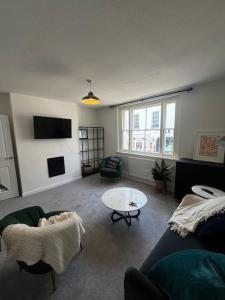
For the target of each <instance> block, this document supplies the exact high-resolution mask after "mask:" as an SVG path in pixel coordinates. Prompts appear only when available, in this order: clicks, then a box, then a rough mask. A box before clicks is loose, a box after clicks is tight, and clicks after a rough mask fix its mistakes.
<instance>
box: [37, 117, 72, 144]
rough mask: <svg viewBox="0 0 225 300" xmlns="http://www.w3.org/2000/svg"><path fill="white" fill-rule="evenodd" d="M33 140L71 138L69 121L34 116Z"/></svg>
mask: <svg viewBox="0 0 225 300" xmlns="http://www.w3.org/2000/svg"><path fill="white" fill-rule="evenodd" d="M33 120H34V138H35V139H63V138H71V137H72V133H71V119H61V118H49V117H39V116H34V117H33Z"/></svg>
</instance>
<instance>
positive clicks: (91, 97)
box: [80, 79, 101, 105]
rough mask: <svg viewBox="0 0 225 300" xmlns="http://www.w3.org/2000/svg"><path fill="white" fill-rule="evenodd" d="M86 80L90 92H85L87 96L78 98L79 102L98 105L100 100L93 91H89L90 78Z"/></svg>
mask: <svg viewBox="0 0 225 300" xmlns="http://www.w3.org/2000/svg"><path fill="white" fill-rule="evenodd" d="M87 82H88V83H89V84H90V92H89V93H88V94H87V96H85V97H83V98H82V99H81V100H80V103H82V104H85V105H98V104H100V103H101V100H100V99H99V98H98V97H96V96H95V95H94V93H93V92H92V91H91V80H90V79H87Z"/></svg>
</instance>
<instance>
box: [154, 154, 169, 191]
mask: <svg viewBox="0 0 225 300" xmlns="http://www.w3.org/2000/svg"><path fill="white" fill-rule="evenodd" d="M172 167H173V165H172V166H166V163H165V161H164V159H162V161H161V165H160V164H159V163H157V161H155V167H154V168H152V176H153V179H154V180H155V189H156V192H160V193H166V192H167V181H171V180H170V178H169V174H170V172H169V169H171V168H172Z"/></svg>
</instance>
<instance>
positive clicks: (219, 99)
mask: <svg viewBox="0 0 225 300" xmlns="http://www.w3.org/2000/svg"><path fill="white" fill-rule="evenodd" d="M177 103H178V109H179V111H178V113H179V123H178V157H179V158H181V157H187V158H192V157H193V151H194V143H195V136H196V132H197V130H209V131H210V130H218V129H220V130H221V129H224V130H225V80H219V81H215V82H211V83H208V84H202V85H199V86H196V87H194V89H193V91H192V92H191V93H188V94H183V95H182V96H180V97H178V98H177ZM179 105H180V107H179Z"/></svg>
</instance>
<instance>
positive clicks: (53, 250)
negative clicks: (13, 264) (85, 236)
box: [2, 212, 85, 273]
mask: <svg viewBox="0 0 225 300" xmlns="http://www.w3.org/2000/svg"><path fill="white" fill-rule="evenodd" d="M39 226H41V227H31V226H28V225H26V224H15V225H9V226H7V227H6V228H5V229H4V231H3V233H2V238H3V240H4V243H5V246H6V250H7V255H8V257H9V258H11V259H14V260H19V261H24V262H25V263H26V264H27V265H34V264H35V263H37V262H38V261H39V260H42V261H44V262H46V263H47V264H49V265H50V266H51V267H52V268H53V269H54V270H55V271H56V272H57V273H62V272H63V271H64V270H65V268H66V267H67V265H68V264H69V262H70V261H71V259H72V257H73V256H74V255H75V254H77V253H78V252H79V251H80V242H81V233H84V232H85V231H84V228H83V226H82V219H81V218H80V217H79V216H78V215H77V214H76V213H75V212H64V213H61V214H60V215H56V216H53V217H50V218H49V219H48V220H46V219H45V218H43V219H40V220H39Z"/></svg>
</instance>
